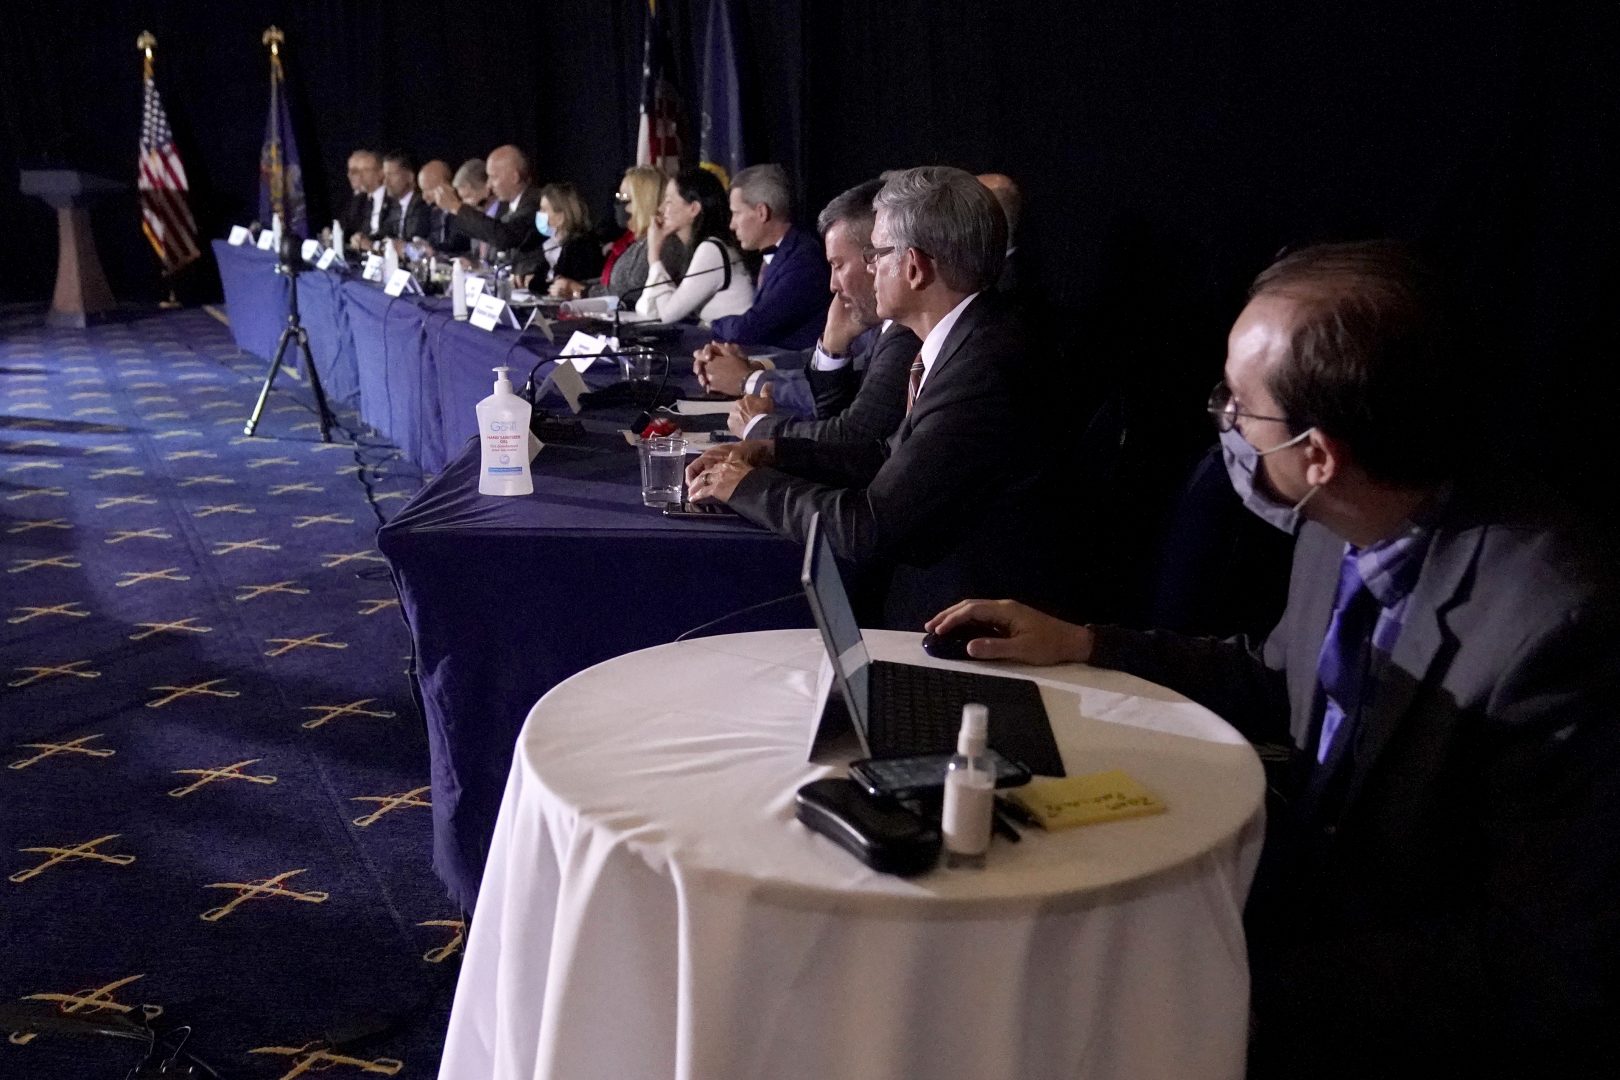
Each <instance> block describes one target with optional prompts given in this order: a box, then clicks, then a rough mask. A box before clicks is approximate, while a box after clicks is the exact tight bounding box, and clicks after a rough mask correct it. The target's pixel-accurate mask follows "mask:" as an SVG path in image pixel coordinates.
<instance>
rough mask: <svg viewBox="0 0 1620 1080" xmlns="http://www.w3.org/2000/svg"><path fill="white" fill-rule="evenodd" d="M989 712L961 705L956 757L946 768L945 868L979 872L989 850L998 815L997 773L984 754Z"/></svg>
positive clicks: (944, 814) (941, 820)
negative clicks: (993, 821)
mask: <svg viewBox="0 0 1620 1080" xmlns="http://www.w3.org/2000/svg"><path fill="white" fill-rule="evenodd" d="M989 734H990V712H989V710H988V709H986V708H985V707H984V706H983V705H964V706H962V728H961V731H960V732H958V734H957V736H956V756H955V757H953V758H951V762H950V764H949V765H948V766H946V769H945V810H944V813H943V814H942V815H941V819H940V824H941V825H942V826H943V831H944V833H945V865H946V866H948V867H951V868H952V869H958V868H960V869H977V868H979V867H981V866H983V865H984V855H985V852H986V851H988V850H989V849H990V824H991V821H990V818H991V815H992V814H993V813H994V812H995V798H996V773H995V768H994V767H993V766H992V765H991V763H990V758H989V756H988V755H986V753H985V746H986V744H987V743H988V741H989Z"/></svg>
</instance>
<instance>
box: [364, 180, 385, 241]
mask: <svg viewBox="0 0 1620 1080" xmlns="http://www.w3.org/2000/svg"><path fill="white" fill-rule="evenodd" d="M387 196H388V189H387V188H385V187H379V188H378V189H377V190H376V191H373V192H372V193H371V224H370V225H369V226H367V228H366V234H367V235H368V236H375V235H377V232H378V230H380V229H381V228H382V212H383V199H385V198H386V197H387Z"/></svg>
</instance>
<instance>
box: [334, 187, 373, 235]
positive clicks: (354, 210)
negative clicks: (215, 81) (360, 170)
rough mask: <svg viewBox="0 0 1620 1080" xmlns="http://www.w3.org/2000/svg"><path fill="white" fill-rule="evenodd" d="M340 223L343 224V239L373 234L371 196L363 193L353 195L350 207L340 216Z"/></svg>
mask: <svg viewBox="0 0 1620 1080" xmlns="http://www.w3.org/2000/svg"><path fill="white" fill-rule="evenodd" d="M338 221H340V222H341V223H342V224H343V239H344V240H347V239H348V238H349V237H351V236H353V235H354V234H355V233H366V234H367V235H370V233H371V196H370V195H366V194H363V193H351V194H350V197H349V202H348V205H346V206H345V207H344V208H343V210H342V212H340V213H339V214H338Z"/></svg>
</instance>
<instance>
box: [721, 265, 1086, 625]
mask: <svg viewBox="0 0 1620 1080" xmlns="http://www.w3.org/2000/svg"><path fill="white" fill-rule="evenodd" d="M908 367H909V364H908ZM1037 375H1038V372H1037V371H1036V370H1035V368H1034V367H1033V365H1032V363H1031V360H1030V357H1029V354H1028V351H1027V350H1026V348H1025V344H1024V336H1023V331H1022V328H1021V325H1020V324H1019V322H1018V321H1017V320H1016V319H1015V318H1013V317H1011V315H1010V314H1009V313H1008V312H1007V311H1006V309H1005V307H1004V306H1003V304H1002V303H1001V302H1000V301H999V300H998V299H996V298H995V297H993V296H989V295H981V296H979V297H977V298H976V299H975V300H974V301H973V302H972V303H971V304H969V305H968V307H967V308H966V309H965V310H964V311H963V313H962V315H961V317H960V318H959V319H958V320H957V322H956V325H955V326H954V327H953V328H952V330H951V332H950V335H949V336H948V337H947V338H946V340H945V343H944V347H943V348H942V349H941V350H940V353H939V357H938V359H937V360H936V361H935V363H934V367H933V370H932V371H931V372H930V373H929V376H928V380H927V382H926V383H925V384H924V386H923V390H922V393H921V395H919V397H918V398H917V403H916V405H915V406H914V407H913V409H912V411H911V413H910V414H909V415H908V416H906V417H905V418H904V420H903V421H902V422H901V424H900V425H899V428H898V429H897V430H896V431H895V433H894V434H893V435H892V436H891V437H890V438H889V439H888V440H887V441H882V440H878V439H871V440H868V441H866V442H861V443H842V442H839V443H829V442H820V441H811V440H809V439H778V440H777V441H776V465H775V467H772V468H762V469H755V470H753V471H752V472H750V473H749V474H748V475H747V476H745V477H743V479H742V481H741V482H740V483H739V484H738V485H737V490H736V492H735V493H734V494H733V496H732V498H731V506H732V508H733V509H735V510H736V511H737V512H738V513H740V514H741V515H742V516H744V517H746V518H748V519H749V520H751V521H754V522H756V523H758V524H760V525H764V526H766V527H767V528H770V529H773V530H774V531H776V532H777V533H780V534H781V535H783V536H786V537H789V538H791V539H793V540H797V541H803V540H804V538H805V535H806V533H807V532H808V530H809V527H810V521H811V518H812V517H813V516H814V515H815V514H817V513H820V515H821V528H822V534H823V535H824V536H825V537H826V538H827V539H828V541H829V542H830V543H831V545H832V549H833V552H834V553H835V554H836V555H837V556H838V557H839V558H840V559H841V560H844V561H845V562H847V563H852V564H854V566H855V569H856V571H857V574H858V589H857V590H855V591H856V592H857V606H858V607H859V608H860V609H861V610H860V612H858V613H859V614H861V616H862V617H863V619H864V620H865V623H864V624H865V625H874V624H875V625H880V626H884V627H892V628H903V629H910V630H915V629H917V628H919V627H920V626H921V625H922V623H923V622H924V621H925V620H926V619H928V618H929V617H930V616H932V615H934V614H936V613H937V612H939V611H940V610H942V609H943V608H945V607H947V606H948V605H950V604H952V603H954V602H955V601H957V600H959V599H961V598H962V597H964V596H1012V597H1019V598H1025V597H1040V598H1041V600H1040V601H1037V602H1043V601H1045V600H1048V599H1051V597H1050V595H1049V593H1050V589H1051V586H1052V584H1053V581H1054V579H1053V578H1051V577H1049V576H1048V575H1047V573H1046V570H1047V568H1048V563H1049V552H1050V544H1051V541H1052V537H1053V536H1054V535H1055V533H1054V532H1053V531H1052V530H1050V529H1048V528H1047V526H1048V525H1049V524H1050V515H1051V512H1052V509H1053V505H1054V504H1053V501H1052V500H1051V499H1050V498H1048V497H1047V492H1046V490H1045V484H1044V479H1045V477H1044V472H1043V470H1044V468H1045V466H1046V465H1047V464H1048V463H1049V461H1050V455H1049V454H1048V453H1046V452H1045V446H1044V444H1045V441H1046V439H1047V437H1048V435H1049V433H1050V431H1051V427H1050V425H1049V424H1047V423H1045V422H1044V411H1045V407H1046V405H1047V404H1048V403H1049V396H1048V395H1045V394H1043V393H1041V392H1040V389H1039V379H1038V378H1037Z"/></svg>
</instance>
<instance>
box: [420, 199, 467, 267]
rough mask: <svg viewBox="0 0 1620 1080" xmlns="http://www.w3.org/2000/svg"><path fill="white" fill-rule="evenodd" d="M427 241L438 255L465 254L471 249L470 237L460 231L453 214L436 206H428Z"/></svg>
mask: <svg viewBox="0 0 1620 1080" xmlns="http://www.w3.org/2000/svg"><path fill="white" fill-rule="evenodd" d="M427 242H428V243H430V244H432V245H433V250H434V251H436V252H437V253H438V254H440V255H465V254H466V253H467V252H468V251H470V250H471V249H472V238H471V237H469V236H468V235H467V234H466V233H464V232H462V231H461V226H460V225H457V224H456V219H455V215H453V214H447V213H445V212H444V211H443V210H440V209H439V208H438V207H437V206H430V207H429V208H428V231H427Z"/></svg>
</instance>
